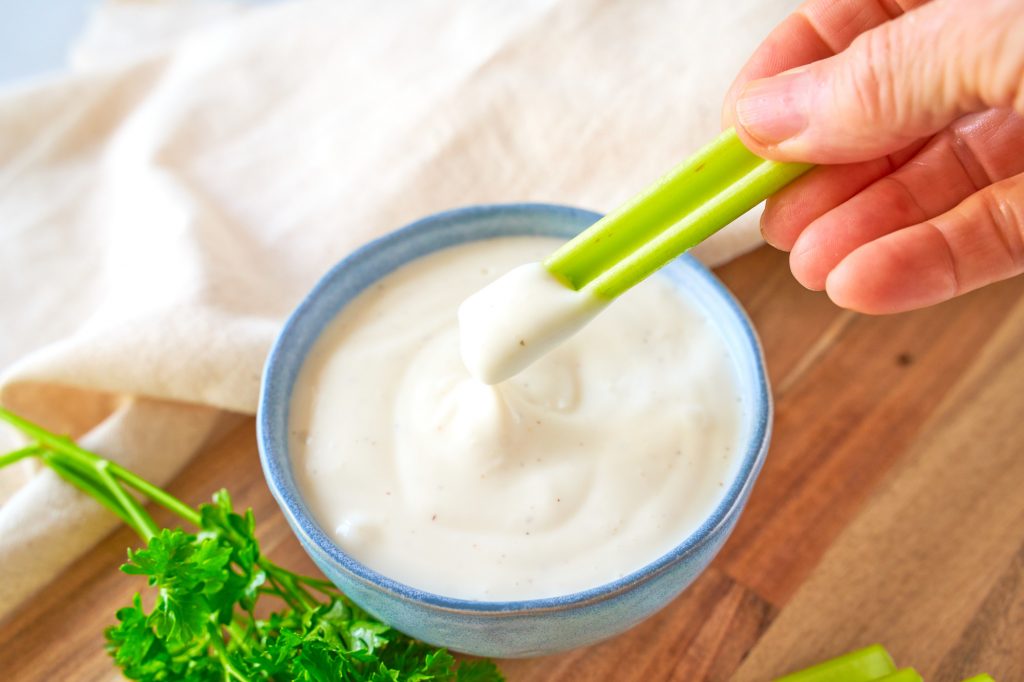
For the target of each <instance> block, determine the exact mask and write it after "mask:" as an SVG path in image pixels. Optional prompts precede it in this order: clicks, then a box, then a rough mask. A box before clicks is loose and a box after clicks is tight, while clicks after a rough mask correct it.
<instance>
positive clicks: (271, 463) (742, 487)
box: [256, 202, 774, 616]
mask: <svg viewBox="0 0 1024 682" xmlns="http://www.w3.org/2000/svg"><path fill="white" fill-rule="evenodd" d="M531 212H532V213H538V212H539V213H548V214H550V213H561V214H567V215H570V216H572V217H574V218H581V219H583V220H587V221H590V222H594V221H596V220H598V219H599V218H600V217H601V214H600V213H596V212H594V211H588V210H585V209H580V208H574V207H570V206H564V205H559V204H549V203H536V202H522V203H505V204H479V205H472V206H466V207H461V208H455V209H450V210H446V211H441V212H438V213H433V214H431V215H428V216H426V217H423V218H420V219H418V220H415V221H413V222H411V223H409V224H407V225H405V226H403V227H401V228H399V229H397V230H394V231H392V232H389V233H387V234H385V235H382V236H381V237H378V238H376V239H374V240H372V241H370V242H367V243H366V244H364V245H362V246H360V247H359V248H357V249H355V250H354V251H352V252H351V253H349V254H348V255H347V256H345V257H344V258H342V259H341V260H340V261H339V262H338V263H336V264H335V265H334V266H332V267H331V268H330V269H329V270H328V271H327V272H326V273H325V274H324V275H323V276H322V277H321V278H320V279H319V280H318V281H317V283H316V284H315V285H314V286H313V288H312V289H311V290H310V291H309V292H308V293H307V294H306V295H305V296H304V297H303V299H302V301H301V302H300V303H299V304H298V306H296V307H295V309H294V310H293V311H292V312H291V313H290V314H289V316H288V318H287V320H286V321H285V323H284V325H283V326H282V327H281V330H280V331H279V333H278V335H277V337H276V338H275V340H274V343H273V345H272V346H271V349H270V352H269V353H268V355H267V359H266V362H265V364H264V370H263V374H262V377H261V380H260V395H259V402H258V407H257V415H256V439H257V445H258V448H259V454H260V463H261V466H262V468H263V473H264V477H265V479H266V481H267V486H268V487H269V489H270V492H271V494H272V495H273V497H274V499H275V500H276V501H277V503H278V506H279V507H280V508H281V510H282V512H283V513H284V515H285V518H286V520H287V521H288V522H289V525H290V526H291V528H292V530H293V531H294V532H295V533H296V535H298V536H299V539H300V541H303V544H306V545H307V547H314V548H316V550H317V551H318V552H320V553H322V554H323V555H325V556H326V557H328V558H329V559H330V560H331V561H332V562H334V563H335V564H336V565H337V566H338V567H339V568H340V569H342V570H343V571H344V572H345V573H347V574H348V575H349V577H351V578H354V579H356V580H358V581H359V582H360V583H362V584H364V585H366V586H368V587H370V588H371V589H374V590H377V591H381V590H383V591H385V592H387V593H388V594H389V595H390V596H392V597H395V598H398V599H401V600H403V601H409V602H415V603H418V604H421V605H426V606H429V607H431V608H432V609H434V610H442V611H447V612H458V613H466V614H472V615H476V616H510V615H517V614H518V615H521V614H523V613H527V612H529V613H536V612H540V611H551V610H563V609H565V608H567V607H580V606H584V605H588V604H591V603H595V602H601V601H606V600H609V599H612V598H614V597H616V596H618V595H620V594H622V593H623V592H626V591H629V590H630V589H632V588H633V587H635V586H637V585H639V584H641V583H645V582H648V581H650V580H651V579H652V578H654V577H656V576H658V575H660V574H661V573H663V572H664V571H666V570H668V569H669V568H671V567H672V566H674V565H676V564H677V563H679V562H680V561H682V560H684V559H685V558H686V557H687V556H690V555H691V554H693V553H695V552H697V551H699V550H700V548H701V547H703V546H704V545H705V544H707V543H708V542H709V541H711V540H712V539H713V538H715V537H716V536H717V535H718V532H719V530H720V528H721V527H722V526H726V525H727V524H729V522H730V520H731V518H732V516H733V513H734V511H735V510H736V508H737V507H739V506H742V505H743V504H744V500H745V497H746V493H747V492H748V491H749V489H750V488H751V487H752V486H753V484H754V482H755V480H756V479H757V475H758V473H759V471H760V469H761V465H762V464H763V462H764V458H765V456H766V454H767V450H768V443H769V441H770V436H771V424H772V416H773V412H774V405H773V401H772V396H771V391H770V390H769V387H768V377H767V372H766V369H765V361H764V350H763V348H762V346H761V343H760V340H759V339H758V336H757V333H756V332H755V331H754V328H753V325H752V324H751V321H750V318H749V317H748V316H747V314H746V312H745V311H744V310H743V308H742V306H740V304H739V302H738V301H737V300H736V299H735V297H733V295H732V293H731V292H730V291H729V290H728V289H727V288H726V287H725V285H724V284H723V283H722V282H721V281H720V280H719V279H718V278H717V277H716V276H715V275H714V273H712V272H711V270H710V269H709V268H707V267H706V266H704V265H703V264H702V263H700V262H699V261H697V260H696V259H695V258H693V256H691V255H689V254H683V255H682V256H680V257H679V258H678V259H676V260H675V261H673V264H675V263H677V262H681V263H680V264H681V265H682V266H684V267H688V268H689V269H691V270H692V271H694V272H695V273H696V275H697V276H698V277H700V278H701V279H703V280H704V284H706V285H708V286H709V288H710V289H711V290H712V291H713V292H714V293H715V294H717V295H718V296H719V297H720V298H721V302H722V303H723V304H724V309H725V310H726V311H727V312H728V313H730V314H732V315H733V316H734V317H735V322H736V323H737V326H738V328H739V330H740V332H741V334H742V337H743V340H744V341H745V343H744V344H743V346H744V347H748V348H749V349H750V351H751V353H752V371H753V374H754V381H755V385H754V386H753V387H752V388H751V391H750V392H751V394H752V395H753V396H754V402H753V404H752V405H751V406H750V407H751V411H752V413H753V414H752V417H751V419H752V420H753V422H754V424H753V429H752V430H751V432H750V436H749V440H748V442H747V444H746V449H745V451H744V453H743V455H742V460H741V462H740V465H739V467H738V468H737V470H736V473H735V474H734V476H733V480H732V481H731V483H730V485H729V487H728V488H727V489H726V491H725V493H724V495H723V496H722V498H721V500H720V501H719V503H718V504H717V506H716V507H715V509H714V511H713V512H712V513H711V514H710V515H709V516H708V517H707V519H705V521H704V522H703V523H702V524H701V525H700V526H698V527H697V528H696V529H694V530H693V531H692V532H691V533H690V534H689V535H688V536H687V537H686V538H685V539H683V541H681V542H680V543H678V544H677V545H675V546H674V547H673V548H672V549H670V550H669V551H668V552H666V553H664V554H662V555H661V556H659V557H658V558H657V559H655V560H653V561H651V562H649V563H647V564H645V565H643V566H641V567H640V568H638V569H636V570H634V571H632V572H631V573H628V574H626V575H625V576H623V577H621V578H618V579H616V580H614V581H611V582H608V583H605V584H602V585H598V586H596V587H592V588H588V589H586V590H581V591H578V592H572V593H569V594H565V595H557V596H553V597H542V598H536V599H518V600H494V601H480V600H473V599H465V598H456V597H446V596H444V595H440V594H437V593H435V592H430V591H428V590H423V589H420V588H416V587H412V586H410V585H407V584H405V583H402V582H399V581H397V580H394V579H392V578H389V577H387V576H385V575H383V574H382V573H378V572H377V571H375V570H373V569H372V568H370V567H368V566H366V565H365V564H363V563H361V562H359V561H357V560H356V559H355V558H353V557H351V556H349V555H348V554H347V553H346V552H345V551H344V550H343V549H342V548H341V547H340V546H339V545H337V544H336V543H335V542H334V541H333V540H331V538H330V536H329V535H328V534H327V532H326V531H324V530H323V529H322V528H321V527H320V525H319V523H318V522H317V521H316V520H315V519H314V518H313V516H312V514H311V513H310V512H309V510H308V509H307V508H306V505H305V503H304V502H302V501H301V496H300V495H299V494H298V485H297V483H296V484H295V485H294V486H293V487H294V488H295V490H294V491H292V490H289V489H288V486H287V485H285V483H284V481H285V476H284V474H285V471H284V468H285V467H287V466H288V465H289V453H288V452H287V451H280V449H279V448H278V447H276V443H275V438H274V435H275V433H278V432H279V430H280V429H283V430H284V438H283V439H282V440H281V442H282V443H287V433H288V421H287V420H288V415H289V411H288V407H289V403H290V397H291V390H290V387H289V389H288V390H283V389H284V388H285V387H286V386H287V381H286V377H284V376H282V372H283V370H281V369H280V368H281V366H282V358H283V357H284V356H285V355H287V354H288V352H289V349H288V344H289V341H288V339H289V337H290V336H291V335H292V333H293V332H294V331H295V328H296V326H297V325H298V323H299V320H301V319H302V318H303V317H304V316H306V315H307V314H310V313H309V309H310V308H311V307H312V306H313V301H315V300H316V299H317V298H319V297H320V296H322V295H323V293H324V292H325V290H327V289H329V288H330V287H332V286H334V284H335V282H336V281H337V280H338V279H339V278H340V277H342V276H344V273H345V271H346V270H347V269H348V268H350V267H351V266H352V265H353V264H354V263H356V262H358V261H359V260H361V259H363V258H365V257H367V256H368V255H371V254H375V253H376V252H379V251H382V250H387V249H389V248H391V247H392V246H393V245H394V244H396V243H397V242H400V241H401V240H403V239H405V238H406V237H408V236H409V235H410V234H414V233H417V232H419V231H423V230H427V229H430V228H432V227H434V226H435V225H437V224H438V223H445V224H462V223H465V222H472V221H474V220H479V219H481V218H484V217H489V216H491V215H493V214H496V213H499V214H501V213H504V214H509V213H512V214H517V213H531ZM508 236H514V235H508ZM484 238H486V237H484ZM471 241H474V240H473V239H466V240H463V241H462V242H461V243H469V242H471ZM429 253H433V250H431V251H428V252H425V253H422V254H420V255H419V256H417V258H419V257H423V256H426V255H428V254H429ZM389 273H390V271H389V272H387V273H383V274H382V275H381V276H384V275H387V274H389ZM338 313H340V310H339V311H338V312H336V313H335V315H337V314H338ZM325 326H326V323H325ZM320 331H322V328H321V330H320ZM315 342H316V340H315V339H314V341H313V342H312V343H311V344H310V348H311V347H312V345H313V344H315ZM307 352H308V350H307ZM304 361H305V356H303V358H302V360H301V361H300V362H299V365H298V367H299V368H300V369H301V367H302V363H303V362H304ZM297 371H298V370H297ZM292 386H294V381H293V382H292ZM276 394H280V395H284V396H287V397H288V398H289V400H282V401H280V402H281V403H283V404H280V405H274V404H271V400H272V397H273V396H274V395H276ZM282 422H283V423H282ZM284 449H285V450H287V446H285V448H284Z"/></svg>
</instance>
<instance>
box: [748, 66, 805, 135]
mask: <svg viewBox="0 0 1024 682" xmlns="http://www.w3.org/2000/svg"><path fill="white" fill-rule="evenodd" d="M811 83H812V80H811V74H810V73H809V72H808V71H806V70H799V71H790V72H787V73H781V74H779V75H778V76H773V77H771V78H762V79H760V80H755V81H751V82H749V83H747V85H746V86H745V87H744V88H743V91H742V92H741V93H740V96H739V99H738V100H736V121H737V122H738V123H739V124H740V125H741V126H743V129H744V130H746V131H747V133H748V134H749V135H750V136H751V137H753V138H754V139H755V140H757V141H758V142H760V143H761V144H764V145H777V144H780V143H782V142H785V141H786V140H788V139H790V138H792V137H796V136H797V135H799V134H800V133H801V132H803V130H804V129H805V128H806V127H807V107H808V100H809V99H810V95H811Z"/></svg>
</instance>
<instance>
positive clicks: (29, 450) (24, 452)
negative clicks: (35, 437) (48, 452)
mask: <svg viewBox="0 0 1024 682" xmlns="http://www.w3.org/2000/svg"><path fill="white" fill-rule="evenodd" d="M43 452H44V450H43V448H41V447H39V445H36V444H32V445H29V446H28V447H24V448H22V449H20V450H15V451H14V452H8V453H7V454H6V455H0V469H2V468H3V467H5V466H7V465H9V464H14V463H15V462H18V461H20V460H23V459H28V458H29V457H38V456H40V455H42V454H43Z"/></svg>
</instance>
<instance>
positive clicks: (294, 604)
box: [263, 567, 303, 611]
mask: <svg viewBox="0 0 1024 682" xmlns="http://www.w3.org/2000/svg"><path fill="white" fill-rule="evenodd" d="M263 570H266V568H265V567H264V569H263ZM267 582H268V583H270V584H271V585H273V586H274V594H276V595H277V596H278V597H279V598H281V599H282V600H284V603H285V604H287V605H288V606H289V607H291V608H292V609H294V610H296V611H302V610H303V608H302V603H301V602H299V601H297V600H296V599H295V596H294V595H292V594H291V593H290V592H289V591H288V590H286V589H285V588H284V587H283V586H282V585H281V583H279V582H278V581H277V579H276V578H275V577H274V576H273V575H272V574H271V572H270V571H267Z"/></svg>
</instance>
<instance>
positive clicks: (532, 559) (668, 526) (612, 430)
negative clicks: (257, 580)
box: [291, 237, 742, 600]
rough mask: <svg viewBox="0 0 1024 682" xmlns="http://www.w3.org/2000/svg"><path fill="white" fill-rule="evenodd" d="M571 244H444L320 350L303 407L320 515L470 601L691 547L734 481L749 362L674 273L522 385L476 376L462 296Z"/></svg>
mask: <svg viewBox="0 0 1024 682" xmlns="http://www.w3.org/2000/svg"><path fill="white" fill-rule="evenodd" d="M558 243H559V242H558V241H557V240H554V239H548V238H541V237H511V238H502V239H492V240H486V241H480V242H473V243H470V244H465V245H461V246H457V247H454V248H451V249H446V250H444V251H441V252H438V253H434V254H431V255H428V256H426V257H424V258H421V259H419V260H417V261H414V262H413V263H410V264H409V265H406V266H404V267H402V268H400V269H399V270H397V271H396V272H394V273H392V274H391V275H389V276H387V277H385V278H384V279H383V280H381V281H380V282H379V283H378V284H376V285H375V286H373V287H371V288H370V289H368V290H367V291H365V292H363V293H362V294H361V295H360V296H359V297H358V298H357V299H356V300H354V301H353V302H352V303H350V304H349V305H348V306H347V307H346V309H345V310H344V311H343V312H342V313H341V314H340V315H339V317H338V318H337V319H336V320H334V321H333V322H332V323H331V324H330V325H329V327H328V328H327V329H326V330H325V331H324V333H323V335H322V336H321V338H320V339H319V340H318V341H317V342H316V344H315V346H314V348H313V350H312V352H311V353H310V355H309V357H308V358H307V360H306V362H305V365H304V366H303V369H302V371H301V372H300V376H299V378H298V380H297V383H296V387H295V392H294V396H295V397H294V398H293V403H292V406H291V439H292V442H291V451H292V453H293V457H294V460H295V472H296V476H297V478H298V480H299V485H300V488H301V490H302V493H303V495H304V497H305V499H306V500H307V502H308V503H309V505H310V508H311V510H312V512H313V514H314V516H315V517H316V518H317V520H318V521H319V522H320V524H321V525H322V526H323V527H324V529H325V530H327V531H328V532H329V533H332V534H333V536H334V539H335V540H336V541H337V542H338V544H339V545H340V546H341V547H342V548H343V549H345V551H346V552H348V553H349V554H350V555H352V556H353V557H354V558H356V559H357V560H359V561H361V562H363V563H364V564H366V565H367V566H369V567H370V568H372V569H374V570H376V571H378V572H380V573H382V574H384V575H386V576H388V577H390V578H393V579H395V580H398V581H400V582H403V583H405V584H408V585H410V586H413V587H417V588H420V589H424V590H428V591H431V592H435V593H438V594H441V595H445V596H449V597H458V598H466V599H477V600H504V599H532V598H542V597H550V596H556V595H562V594H567V593H571V592H576V591H579V590H584V589H587V588H591V587H596V586H598V585H601V584H604V583H607V582H610V581H612V580H615V579H617V578H619V577H621V576H623V575H625V574H627V573H630V572H631V571H634V570H637V569H639V568H641V567H642V566H644V565H645V564H647V563H649V562H650V561H652V560H654V559H656V558H657V557H658V556H660V555H662V554H663V553H665V552H666V551H668V550H669V549H671V548H672V547H673V546H675V545H677V544H679V543H680V542H681V541H682V540H683V539H684V538H685V537H686V536H687V535H688V534H689V533H690V532H692V531H693V530H695V529H696V528H697V527H698V526H699V525H700V524H701V522H702V521H703V520H704V519H705V518H706V517H707V516H708V514H709V513H710V512H711V511H712V510H713V508H714V507H715V506H716V504H717V503H718V502H719V501H720V499H721V497H722V495H723V493H724V488H725V486H728V484H729V482H730V481H731V480H732V478H733V477H734V475H735V468H736V464H737V459H738V454H737V448H738V443H739V439H740V435H741V434H740V413H741V409H742V406H741V405H740V403H739V398H738V393H737V389H736V380H735V376H734V374H733V368H732V366H731V363H730V361H729V358H728V356H727V354H726V352H725V351H724V350H723V349H722V347H721V343H720V341H719V337H718V335H717V333H716V332H715V330H714V328H713V327H712V326H711V324H710V323H709V322H707V321H706V320H705V319H704V318H703V316H702V314H701V313H700V312H699V310H697V309H696V308H695V307H694V306H692V305H690V304H688V303H687V302H686V301H685V300H683V299H682V298H681V297H680V296H679V295H678V294H677V293H676V292H675V291H673V289H672V288H671V287H670V286H669V285H668V284H666V283H665V282H662V281H661V278H658V277H654V278H651V279H649V280H648V281H645V282H643V283H641V284H640V285H639V286H637V287H635V288H634V289H632V290H631V291H629V292H627V293H626V294H624V295H623V296H622V297H620V299H619V300H618V302H616V303H615V304H614V305H612V306H610V307H608V309H607V310H605V311H604V312H603V313H602V314H601V315H598V316H597V317H596V318H594V319H593V321H592V322H590V323H589V324H588V325H587V326H586V327H585V328H583V329H582V330H581V331H579V333H577V334H575V335H573V336H572V337H571V338H569V339H567V340H566V341H565V342H564V343H562V344H561V345H559V346H558V347H557V348H555V349H554V350H552V351H551V352H550V353H548V354H546V355H544V356H543V357H541V358H540V359H538V360H537V361H536V362H535V363H534V364H532V365H530V366H529V367H527V368H526V369H525V370H524V371H523V372H521V373H520V374H518V375H516V376H514V377H513V378H512V379H510V380H508V381H505V382H503V383H500V384H497V385H494V386H489V385H486V384H484V383H481V382H479V381H477V380H475V379H474V378H472V377H471V376H470V375H469V373H468V371H467V370H466V368H465V366H464V364H463V362H462V359H461V358H460V352H459V329H458V322H457V319H456V310H457V308H458V307H459V304H460V303H461V302H462V301H463V300H464V299H465V298H466V297H467V296H469V295H470V294H472V293H474V292H475V291H477V290H479V289H480V288H481V287H483V286H484V285H486V284H488V283H489V282H491V281H492V280H494V279H495V278H496V277H497V276H498V275H499V274H502V273H505V272H506V271H508V270H509V269H511V268H513V267H514V266H517V265H519V264H521V263H524V262H529V261H537V260H539V259H540V258H541V257H543V256H544V255H546V254H547V253H550V252H551V251H552V250H553V249H554V247H556V246H557V245H558Z"/></svg>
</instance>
